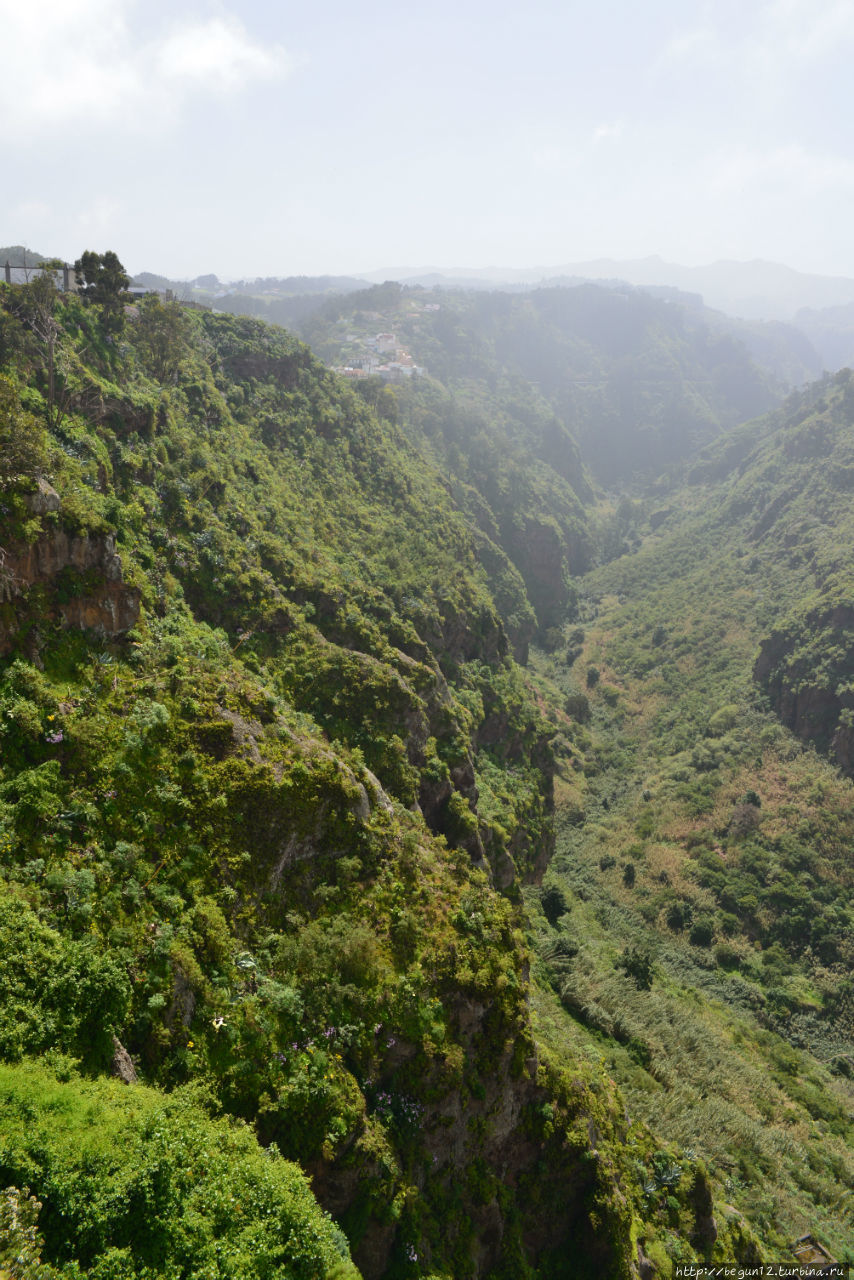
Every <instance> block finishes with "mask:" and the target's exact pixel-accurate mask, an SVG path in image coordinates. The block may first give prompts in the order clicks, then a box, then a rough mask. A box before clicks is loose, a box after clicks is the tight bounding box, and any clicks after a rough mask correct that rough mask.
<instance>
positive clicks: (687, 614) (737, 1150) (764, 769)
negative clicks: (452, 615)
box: [531, 371, 854, 1274]
mask: <svg viewBox="0 0 854 1280" xmlns="http://www.w3.org/2000/svg"><path fill="white" fill-rule="evenodd" d="M850 379H851V375H850V373H849V372H848V371H844V372H843V373H841V374H839V375H837V376H836V377H835V378H834V379H832V380H828V381H826V382H825V383H823V384H819V385H817V386H816V387H814V388H812V389H810V391H809V392H808V393H806V394H802V395H798V396H795V397H793V398H792V399H790V400H789V401H788V402H787V404H786V405H785V406H784V408H783V409H782V410H781V411H779V412H778V413H777V414H775V415H772V416H771V417H769V418H767V419H762V420H759V421H757V422H755V423H752V424H748V425H747V426H745V427H743V428H740V429H739V430H738V431H736V432H733V433H731V434H730V435H728V436H727V437H724V438H723V439H722V440H721V441H720V442H719V443H718V444H716V445H715V446H712V447H711V448H710V449H709V450H708V451H707V452H706V453H705V454H704V455H703V456H702V457H701V458H700V459H699V460H698V462H697V463H696V465H695V466H694V468H693V472H692V475H691V483H690V484H689V485H688V486H686V487H685V488H682V489H679V490H672V491H670V492H666V493H665V492H659V493H658V494H657V495H655V496H654V497H653V498H651V499H647V500H646V502H645V503H637V504H636V505H635V507H634V519H635V524H636V532H637V535H638V536H641V537H642V538H643V543H644V545H643V547H642V549H641V550H640V551H639V552H637V553H636V554H634V555H631V556H624V557H622V558H621V559H618V560H616V561H614V562H613V563H611V564H609V565H607V566H606V567H604V568H601V569H599V570H597V571H595V572H594V573H592V574H591V575H590V576H589V577H588V578H587V579H586V581H585V591H584V594H585V599H584V602H583V606H584V608H585V609H586V614H585V626H584V627H583V628H577V629H576V630H577V632H578V634H577V635H576V636H575V637H573V638H571V646H570V647H569V649H568V650H566V651H564V650H560V651H558V652H557V653H556V654H555V655H554V656H552V657H542V658H540V659H539V661H538V669H539V672H540V677H541V679H542V681H543V691H544V697H545V698H548V699H549V700H550V701H551V702H552V703H555V702H556V701H557V700H558V699H559V698H561V699H563V708H564V710H565V712H568V713H569V718H568V719H567V721H566V723H565V724H564V726H563V735H564V738H565V741H566V748H565V761H564V765H563V769H562V774H563V777H559V778H558V780H557V816H558V837H557V846H556V854H555V858H554V861H553V863H552V867H551V870H550V872H549V873H548V879H547V883H548V884H550V886H551V890H550V892H551V893H552V894H553V895H555V894H556V895H557V896H558V898H559V900H560V901H561V902H562V904H563V905H564V906H565V908H566V912H565V914H563V915H562V916H561V917H560V921H559V924H558V931H557V932H555V930H554V929H552V928H550V927H549V926H548V925H547V924H546V922H545V921H542V922H541V924H540V926H539V928H538V929H537V930H536V940H537V941H536V945H537V950H538V953H539V956H540V961H539V964H540V974H541V978H542V980H543V982H544V984H545V985H546V987H547V990H546V991H545V992H544V993H542V994H540V995H539V996H538V997H537V1000H538V1005H539V1013H540V1018H541V1020H542V1021H541V1024H540V1025H541V1026H542V1027H543V1028H547V1032H546V1035H547V1038H548V1040H549V1043H550V1044H552V1045H553V1046H555V1047H557V1048H558V1051H559V1052H564V1053H566V1054H575V1053H578V1052H579V1051H581V1050H583V1051H584V1052H586V1053H587V1054H589V1055H590V1057H591V1059H592V1060H600V1059H601V1058H602V1057H603V1056H604V1059H605V1061H606V1063H607V1064H608V1067H609V1069H610V1070H611V1071H612V1073H613V1074H614V1077H615V1078H616V1079H617V1080H618V1082H619V1084H620V1087H621V1089H622V1091H623V1093H624V1096H625V1097H626V1101H627V1105H628V1107H629V1110H630V1113H631V1114H632V1115H634V1116H636V1117H637V1118H639V1119H643V1120H644V1121H646V1122H647V1123H648V1124H650V1125H651V1126H652V1127H653V1129H654V1130H655V1132H656V1133H657V1134H658V1135H659V1136H660V1138H662V1139H665V1140H667V1141H669V1142H671V1143H672V1144H673V1145H674V1147H676V1148H677V1149H679V1150H680V1151H681V1155H680V1156H679V1157H678V1158H677V1163H678V1164H679V1165H680V1166H681V1167H683V1168H684V1167H686V1166H688V1167H690V1165H691V1163H692V1162H693V1161H694V1160H695V1159H702V1160H703V1161H704V1162H705V1164H706V1167H707V1169H708V1170H709V1174H710V1177H711V1179H712V1182H713V1184H714V1185H715V1189H716V1191H718V1192H719V1194H720V1198H721V1200H722V1201H725V1204H724V1207H723V1210H722V1214H719V1216H718V1220H717V1221H718V1227H720V1223H721V1217H723V1219H724V1220H725V1221H729V1222H740V1221H744V1220H746V1221H749V1222H750V1223H751V1225H752V1226H753V1228H754V1229H755V1230H756V1231H757V1233H758V1235H759V1236H760V1238H761V1239H762V1241H763V1247H764V1250H765V1252H764V1253H763V1257H764V1258H765V1259H766V1260H767V1259H774V1258H777V1259H780V1258H785V1257H788V1256H789V1255H788V1252H787V1247H788V1245H789V1244H790V1243H791V1242H792V1241H793V1240H794V1239H796V1238H797V1237H799V1236H800V1235H802V1234H803V1233H804V1232H807V1231H813V1232H814V1233H816V1234H817V1235H818V1237H819V1238H820V1239H821V1240H822V1241H823V1242H824V1243H825V1245H826V1246H828V1247H829V1248H830V1249H831V1251H835V1255H836V1256H837V1257H838V1258H840V1259H842V1258H850V1257H851V1253H850V1248H851V1239H852V1226H854V1219H852V1206H854V1201H852V1189H854V1162H852V1159H851V1139H852V1127H851V1126H852V1106H854V1088H852V1075H854V1072H853V1071H852V1063H854V1001H852V985H851V976H850V975H851V966H852V961H854V951H852V890H854V871H853V870H852V862H851V841H852V835H854V832H852V798H854V797H852V791H851V783H850V782H849V781H848V780H847V778H846V777H843V776H841V774H840V771H839V769H838V768H837V767H834V766H835V765H840V766H841V767H842V769H843V771H844V772H845V773H846V774H848V773H850V755H849V750H848V733H849V726H848V718H849V715H850V712H848V709H847V707H848V693H847V688H848V681H849V680H850V661H851V656H850V644H851V641H850V632H849V628H850V618H851V616H852V615H851V603H850V601H851V595H850V590H851V584H850V573H851V564H852V560H851V530H850V521H851V513H850V501H849V494H848V491H847V489H846V485H845V481H844V476H845V473H846V464H847V459H848V457H849V453H850V450H851V447H852V440H854V413H853V412H852V407H853V406H854V401H852V393H851V385H850ZM582 632H583V634H582ZM778 715H781V716H782V718H783V720H784V721H785V723H786V724H788V725H789V726H790V727H791V728H792V729H794V730H795V732H796V733H797V734H798V735H799V736H800V738H801V739H802V740H803V745H802V744H801V742H799V741H798V740H797V739H796V738H794V737H793V736H792V735H791V734H790V733H789V732H787V730H786V729H784V728H783V727H782V725H781V723H780V719H779V718H778ZM579 720H580V721H581V724H580V725H579ZM556 723H557V719H556ZM531 905H532V907H533V909H534V910H536V906H537V902H536V897H535V896H532V897H531ZM549 989H550V990H549ZM567 1013H568V1014H569V1015H570V1017H567V1016H566V1014H567ZM651 1196H652V1198H655V1197H656V1196H659V1193H658V1191H657V1190H656V1189H654V1188H651ZM727 1206H728V1207H727ZM671 1221H672V1225H673V1227H674V1229H676V1228H677V1223H678V1221H679V1216H678V1214H677V1213H676V1211H675V1210H674V1212H673V1215H672V1219H671ZM666 1252H667V1257H668V1261H669V1262H671V1263H672V1262H673V1261H674V1260H679V1259H680V1258H683V1259H684V1258H685V1256H686V1255H685V1254H684V1252H683V1251H682V1250H681V1247H680V1246H679V1244H678V1243H677V1241H676V1240H675V1239H672V1240H671V1241H670V1242H669V1244H668V1245H667V1246H666ZM653 1255H654V1258H655V1259H656V1260H657V1261H658V1263H659V1265H660V1267H661V1269H662V1272H663V1274H668V1269H667V1266H666V1265H665V1263H664V1260H663V1258H662V1256H661V1254H660V1253H659V1252H658V1251H657V1250H653Z"/></svg>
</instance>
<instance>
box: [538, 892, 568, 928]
mask: <svg viewBox="0 0 854 1280" xmlns="http://www.w3.org/2000/svg"><path fill="white" fill-rule="evenodd" d="M540 902H541V903H542V907H543V915H544V916H545V917H546V919H547V920H548V922H549V924H550V925H551V926H552V928H553V929H554V928H555V926H556V925H557V922H558V920H560V918H561V916H564V915H566V913H567V911H568V910H569V908H568V906H567V901H566V894H565V893H564V891H563V889H561V887H560V885H557V884H550V885H544V886H543V889H542V892H541V894H540Z"/></svg>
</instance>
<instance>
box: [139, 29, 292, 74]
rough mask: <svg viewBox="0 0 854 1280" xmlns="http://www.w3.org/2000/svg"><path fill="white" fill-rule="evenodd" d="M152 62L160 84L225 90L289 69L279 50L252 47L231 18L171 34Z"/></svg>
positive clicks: (253, 45)
mask: <svg viewBox="0 0 854 1280" xmlns="http://www.w3.org/2000/svg"><path fill="white" fill-rule="evenodd" d="M156 62H157V68H158V70H159V72H160V74H161V75H162V77H163V78H164V80H167V81H175V80H179V81H180V80H189V81H203V82H207V83H214V84H220V85H223V86H225V87H227V88H237V87H239V86H240V85H242V84H244V83H246V81H247V80H251V79H253V78H258V79H262V78H263V79H267V78H269V77H272V76H277V75H280V74H281V73H282V72H283V71H285V70H288V69H290V65H291V64H290V60H289V59H288V58H287V56H286V54H285V53H284V50H283V49H281V48H273V49H264V48H262V47H261V46H260V45H258V44H255V43H253V41H252V40H251V39H250V38H249V36H248V35H247V33H246V31H245V29H244V28H243V26H242V25H241V24H240V23H239V22H237V21H236V20H235V19H234V18H212V19H211V20H210V21H209V22H204V23H195V24H192V25H186V26H182V27H180V28H178V29H176V30H174V31H173V32H172V33H171V34H170V35H169V36H168V37H167V38H166V40H165V41H164V42H163V44H162V45H161V46H160V48H159V49H158V50H157V54H156Z"/></svg>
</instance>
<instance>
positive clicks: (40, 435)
mask: <svg viewBox="0 0 854 1280" xmlns="http://www.w3.org/2000/svg"><path fill="white" fill-rule="evenodd" d="M46 466H47V442H46V438H45V431H44V428H43V427H42V426H40V425H39V423H38V422H37V421H36V419H35V418H34V417H33V415H32V414H31V413H26V412H25V411H24V410H23V409H22V408H21V402H20V400H19V399H18V392H17V390H16V388H15V384H14V383H13V382H12V381H11V379H9V378H5V377H2V376H0V485H2V484H3V483H6V482H8V481H9V480H14V479H16V478H17V477H18V476H33V475H38V474H39V473H40V472H41V471H42V470H44V468H45V467H46Z"/></svg>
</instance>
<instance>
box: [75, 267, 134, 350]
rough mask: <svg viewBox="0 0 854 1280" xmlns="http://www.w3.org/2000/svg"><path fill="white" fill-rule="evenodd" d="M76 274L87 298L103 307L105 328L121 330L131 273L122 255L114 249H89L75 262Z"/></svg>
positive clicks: (110, 330) (115, 330) (82, 291)
mask: <svg viewBox="0 0 854 1280" xmlns="http://www.w3.org/2000/svg"><path fill="white" fill-rule="evenodd" d="M74 274H75V277H76V280H77V284H78V287H79V289H80V292H81V294H82V295H83V297H84V298H86V299H87V301H89V302H96V303H98V304H99V305H100V306H101V308H102V320H103V325H104V328H105V329H106V330H107V331H108V332H110V333H119V332H121V329H122V326H123V325H124V304H125V302H126V301H127V287H128V285H129V284H130V276H129V275H128V273H127V272H126V271H125V269H124V267H123V266H122V264H121V262H120V261H119V258H118V255H117V254H115V253H114V252H113V250H112V249H108V250H107V252H106V253H95V252H94V250H92V249H87V250H86V251H85V253H83V254H81V255H80V257H79V258H78V259H77V261H76V262H75V264H74Z"/></svg>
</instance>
